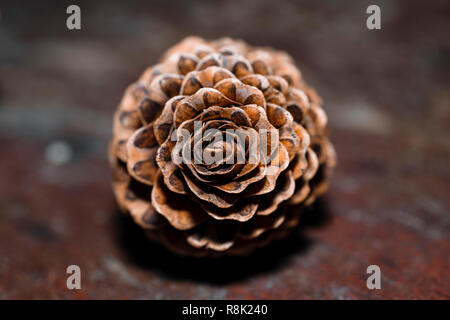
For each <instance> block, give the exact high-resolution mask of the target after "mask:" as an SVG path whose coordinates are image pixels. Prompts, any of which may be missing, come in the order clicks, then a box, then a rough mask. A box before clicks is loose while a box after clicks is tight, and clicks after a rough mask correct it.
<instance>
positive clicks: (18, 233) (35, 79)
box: [0, 1, 450, 299]
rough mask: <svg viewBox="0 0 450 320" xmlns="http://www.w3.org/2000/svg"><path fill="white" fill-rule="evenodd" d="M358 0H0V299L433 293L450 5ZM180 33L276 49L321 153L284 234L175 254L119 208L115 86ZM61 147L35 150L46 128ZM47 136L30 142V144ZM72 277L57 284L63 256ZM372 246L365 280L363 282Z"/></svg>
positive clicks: (445, 253)
mask: <svg viewBox="0 0 450 320" xmlns="http://www.w3.org/2000/svg"><path fill="white" fill-rule="evenodd" d="M369 4H371V3H369V2H365V1H358V2H350V1H344V2H340V1H339V2H337V1H321V2H314V4H313V3H306V2H302V1H301V2H299V1H273V2H263V1H249V2H242V1H226V2H220V3H219V2H197V1H194V2H180V3H169V2H166V1H153V2H151V1H146V2H140V1H136V2H127V5H124V4H120V3H119V2H111V1H108V2H90V3H87V2H82V1H80V2H79V5H80V7H81V8H82V30H81V31H76V32H70V31H68V30H67V29H66V28H65V18H66V15H65V8H66V6H67V4H65V3H63V2H57V3H56V2H54V3H39V4H34V5H33V4H24V3H23V4H20V3H14V2H2V3H1V4H0V10H1V20H0V75H1V77H0V177H1V179H0V299H18V298H25V299H37V298H41V299H109V298H113V299H184V298H191V299H220V298H224V299H231V298H233V299H247V298H255V299H259V298H261V299H266V298H270V299H313V298H319V299H379V298H382V299H399V298H405V299H449V298H450V275H449V269H450V268H449V267H450V261H449V259H450V258H449V257H450V245H449V234H450V232H449V222H450V198H449V190H450V166H449V164H450V142H449V141H450V91H449V83H450V77H449V71H450V70H449V69H450V56H449V55H450V42H449V40H448V30H450V6H449V3H448V2H446V1H429V2H428V1H427V2H426V4H425V3H424V2H421V1H408V2H406V1H389V2H381V3H380V7H381V10H382V30H380V31H369V30H367V28H366V27H365V19H366V14H365V9H366V8H367V6H368V5H369ZM189 34H198V35H200V36H203V37H206V38H216V37H219V36H224V35H228V36H233V37H238V38H239V37H241V38H243V39H245V40H247V41H248V42H249V43H251V44H255V45H270V46H274V47H278V48H280V49H283V50H286V51H288V52H290V53H291V54H292V55H293V57H294V58H295V59H296V61H297V62H298V65H299V67H300V68H301V70H302V72H303V74H304V77H305V78H306V79H307V81H308V82H309V83H311V84H312V85H313V86H314V87H315V88H316V89H317V90H318V92H319V93H320V94H321V95H322V96H323V98H324V100H325V105H324V107H325V109H326V111H327V113H328V116H329V123H330V126H331V130H332V140H333V143H334V145H335V146H336V149H337V152H338V156H339V163H338V167H337V169H336V172H335V174H334V176H333V179H332V183H331V189H330V191H329V193H328V194H327V196H326V197H325V198H324V199H322V200H321V201H319V202H318V203H316V204H315V205H314V207H313V208H311V210H309V211H308V212H307V213H305V215H304V216H303V222H302V226H301V227H300V228H297V229H296V230H295V231H294V233H293V234H292V235H291V236H290V237H289V238H288V239H285V240H282V241H279V242H276V243H274V244H272V245H270V246H269V247H268V248H265V249H261V250H259V251H257V252H256V253H255V254H254V255H252V256H250V257H246V258H228V259H222V260H194V259H186V258H178V257H176V256H173V255H171V254H169V253H168V252H166V251H164V250H163V249H162V248H160V247H159V246H157V245H153V244H151V243H148V242H147V241H146V240H145V238H144V237H143V235H142V233H141V232H140V230H139V229H138V228H137V227H135V226H134V225H133V223H131V222H130V221H129V219H126V217H123V216H122V215H120V214H119V212H118V208H117V206H116V204H115V202H114V199H113V196H112V192H111V188H110V172H109V167H108V164H107V160H106V149H107V141H108V139H109V137H110V130H111V120H112V112H113V110H114V109H115V106H116V104H117V103H118V101H119V99H120V97H121V95H122V92H123V90H124V89H125V86H126V85H127V84H129V83H130V82H131V81H133V80H134V79H135V78H136V77H137V76H138V75H139V74H140V72H141V71H142V70H143V69H144V68H145V67H147V66H148V65H150V64H153V63H155V62H156V59H157V57H158V56H159V55H160V54H161V53H162V52H163V51H164V50H165V49H166V48H167V47H168V46H170V45H172V44H173V43H175V42H177V41H179V40H180V39H182V38H183V37H184V36H186V35H189ZM58 140H61V141H64V143H66V144H67V145H68V146H69V148H70V149H71V150H72V152H73V154H72V156H71V157H69V158H70V161H68V162H67V163H65V164H62V165H55V164H52V163H54V161H53V162H52V157H51V155H50V156H49V154H48V150H49V148H48V146H49V145H51V144H52V143H53V142H54V141H58ZM46 150H47V153H46ZM70 264H77V265H79V266H80V267H81V270H82V290H73V291H69V290H67V288H66V273H65V270H66V267H67V266H68V265H70ZM371 264H377V265H379V266H380V267H381V271H382V290H373V291H371V290H368V289H367V288H366V278H367V274H366V268H367V266H368V265H371Z"/></svg>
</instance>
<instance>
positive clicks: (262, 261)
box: [113, 199, 331, 285]
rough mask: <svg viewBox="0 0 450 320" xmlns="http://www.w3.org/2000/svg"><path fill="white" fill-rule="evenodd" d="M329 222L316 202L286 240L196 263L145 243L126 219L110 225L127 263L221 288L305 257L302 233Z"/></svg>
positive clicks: (321, 201)
mask: <svg viewBox="0 0 450 320" xmlns="http://www.w3.org/2000/svg"><path fill="white" fill-rule="evenodd" d="M296 209H297V210H298V208H295V207H293V208H291V209H290V210H296ZM330 219H331V215H330V212H329V210H328V207H327V203H326V201H325V200H324V199H318V200H317V201H316V202H315V203H314V204H313V205H312V206H310V207H309V208H307V209H306V210H305V212H303V213H302V216H301V220H300V223H299V226H298V227H296V228H294V229H293V230H292V232H291V233H290V235H289V236H287V237H286V238H283V239H281V240H274V241H273V242H272V243H270V244H269V245H267V246H265V247H263V248H259V249H256V250H255V251H254V252H253V253H252V254H251V255H249V256H245V257H223V258H200V259H199V258H190V257H182V256H177V255H175V254H173V253H171V252H170V251H168V250H167V249H165V248H164V247H163V246H161V245H159V244H157V243H154V242H152V241H150V240H148V239H147V238H146V237H145V234H144V232H143V230H142V229H141V228H140V227H139V226H137V225H136V224H135V223H134V222H133V221H132V219H131V218H130V217H127V216H125V215H123V214H121V213H118V214H116V215H115V219H114V221H113V223H114V228H115V230H116V240H117V242H118V244H119V246H120V248H121V249H122V250H123V251H124V253H125V258H126V259H127V260H128V262H130V263H132V264H135V265H137V266H138V267H140V268H143V269H147V270H151V271H153V272H156V273H158V274H160V275H161V276H163V277H165V278H167V279H171V280H191V281H195V282H205V283H210V284H216V285H225V284H229V283H233V282H237V281H241V280H245V279H246V278H248V277H252V276H254V275H256V274H261V273H271V272H275V271H277V270H279V269H280V268H282V267H284V266H286V265H287V264H288V263H289V259H291V258H293V257H294V256H299V255H302V254H304V253H306V252H307V251H308V249H309V248H310V247H312V246H313V245H314V242H313V241H312V240H311V239H310V238H308V237H307V236H306V235H305V234H304V231H305V230H306V229H309V228H318V227H323V226H325V225H326V224H328V222H329V220H330Z"/></svg>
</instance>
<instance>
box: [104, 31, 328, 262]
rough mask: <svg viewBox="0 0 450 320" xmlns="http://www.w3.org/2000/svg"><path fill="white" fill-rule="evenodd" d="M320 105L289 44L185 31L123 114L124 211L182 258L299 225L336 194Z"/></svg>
mask: <svg viewBox="0 0 450 320" xmlns="http://www.w3.org/2000/svg"><path fill="white" fill-rule="evenodd" d="M321 105H322V101H321V99H320V97H319V96H318V95H317V93H316V92H315V91H314V89H312V88H311V87H308V86H307V85H306V83H305V82H304V81H303V79H302V76H301V73H300V71H299V70H298V69H297V68H296V67H295V66H294V63H293V60H292V58H291V57H290V56H289V55H287V54H286V53H284V52H282V51H276V50H273V49H270V48H257V47H251V46H249V45H247V44H246V43H245V42H243V41H239V40H232V39H228V38H225V39H219V40H217V41H211V42H209V41H205V40H203V39H200V38H194V37H189V38H186V39H185V40H183V41H182V42H180V43H179V44H177V45H176V46H174V47H172V48H170V49H169V50H168V51H167V53H166V54H165V55H164V57H163V58H162V59H161V61H160V63H159V64H157V65H155V66H152V67H150V68H148V69H147V70H146V71H145V72H144V73H143V75H142V76H141V77H140V79H139V80H138V81H137V82H135V83H133V84H132V85H131V86H130V87H129V88H128V89H127V90H126V92H125V94H124V97H123V99H122V101H121V103H120V105H119V107H118V110H117V112H116V113H115V116H114V129H113V138H112V141H111V145H110V161H111V165H112V167H113V169H114V181H113V188H114V193H115V195H116V198H117V201H118V203H119V206H120V208H121V209H122V210H123V211H125V212H128V213H129V214H130V215H131V216H132V218H133V219H134V220H135V222H136V223H137V224H139V225H140V226H141V227H142V228H144V229H145V230H147V234H148V236H149V237H150V238H151V239H154V240H156V241H159V242H161V243H163V244H164V245H165V246H167V247H168V248H169V249H171V250H173V251H175V252H177V253H180V254H186V255H192V256H205V255H212V256H220V255H224V254H248V253H249V252H251V251H252V250H253V249H254V248H256V247H259V246H262V245H264V244H266V243H268V242H269V241H271V240H272V239H274V238H278V237H281V236H283V235H285V234H286V233H287V231H289V230H290V228H292V227H293V226H296V225H297V223H298V219H299V215H300V213H301V211H302V208H304V207H305V206H308V205H310V204H311V203H312V202H313V201H314V199H316V197H317V196H319V195H321V194H323V193H324V192H325V191H326V189H327V180H328V177H329V174H330V172H331V170H332V168H333V167H334V166H335V162H336V156H335V152H334V149H333V146H332V145H331V143H330V142H329V140H328V138H327V127H326V125H327V117H326V114H325V112H324V110H323V109H322V107H321ZM211 132H212V133H211ZM236 132H239V133H240V134H241V136H239V135H238V134H236ZM186 133H188V134H189V136H187V137H186V136H185V134H186ZM242 137H243V138H242ZM216 138H217V140H216ZM219 138H220V139H219ZM242 139H243V140H242ZM239 142H241V143H239ZM254 146H256V147H257V151H256V152H255V149H251V148H253V147H254ZM262 146H264V148H261V147H262ZM261 150H263V151H261ZM198 151H200V152H198ZM219 151H220V152H219ZM202 155H209V156H210V157H209V158H208V157H204V158H202ZM217 155H225V156H224V157H222V158H220V157H217V159H216V158H215V157H216V156H217ZM239 155H241V158H239V159H240V160H243V161H238V160H239V159H238V156H239ZM197 156H198V157H199V158H196V157H197ZM211 157H213V158H214V159H213V160H214V161H211V159H210V158H211ZM186 159H190V160H191V161H186ZM196 159H200V161H195V160H196ZM287 205H298V206H297V208H296V210H286V208H287Z"/></svg>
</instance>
